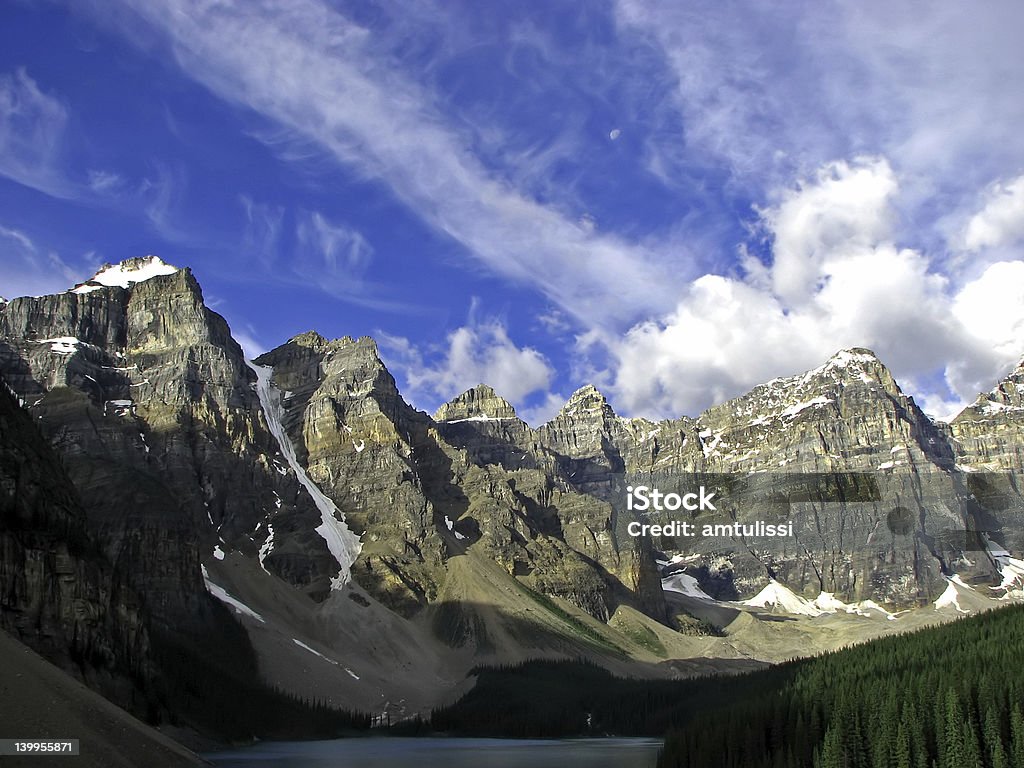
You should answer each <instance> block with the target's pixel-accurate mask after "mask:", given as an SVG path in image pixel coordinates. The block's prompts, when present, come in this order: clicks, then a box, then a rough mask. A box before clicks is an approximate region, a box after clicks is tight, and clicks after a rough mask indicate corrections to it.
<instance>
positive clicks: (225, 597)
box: [201, 565, 267, 624]
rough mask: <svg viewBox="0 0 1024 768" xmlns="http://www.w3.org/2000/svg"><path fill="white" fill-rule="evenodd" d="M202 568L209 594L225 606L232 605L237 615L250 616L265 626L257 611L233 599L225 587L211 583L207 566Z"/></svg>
mask: <svg viewBox="0 0 1024 768" xmlns="http://www.w3.org/2000/svg"><path fill="white" fill-rule="evenodd" d="M201 568H202V569H203V584H204V585H206V591H207V592H209V593H210V594H211V595H213V596H214V597H216V598H217V599H218V600H220V601H221V602H222V603H224V604H225V605H230V606H231V607H232V608H234V609H235V613H240V614H242V615H243V616H248V617H249V618H251V619H256V621H259V622H262V623H264V624H266V623H267V622H266V620H265V619H264V618H263V617H262V616H260V615H259V614H258V613H256V611H254V610H253V609H252V608H250V607H249V606H248V605H246V604H245V603H243V602H242V601H241V600H239V599H238V598H237V597H232V596H231V595H230V594H228V591H227V590H226V589H224V587H221V586H219V585H217V584H214V583H213V582H212V581H210V574H209V573H208V572H207V570H206V566H205V565H204V566H201Z"/></svg>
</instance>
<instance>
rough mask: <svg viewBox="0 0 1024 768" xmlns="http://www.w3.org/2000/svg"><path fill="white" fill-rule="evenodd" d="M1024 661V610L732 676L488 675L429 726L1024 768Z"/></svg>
mask: <svg viewBox="0 0 1024 768" xmlns="http://www.w3.org/2000/svg"><path fill="white" fill-rule="evenodd" d="M1022 657H1024V606H1011V607H1007V608H1005V609H1001V610H997V611H992V612H989V613H985V614H982V615H980V616H973V617H970V618H965V619H962V620H960V621H958V622H955V623H952V624H946V625H944V626H940V627H933V628H930V629H925V630H921V631H918V632H915V633H911V634H906V635H898V636H893V637H888V638H884V639H880V640H875V641H872V642H870V643H866V644H864V645H861V646H856V647H853V648H848V649H844V650H841V651H836V652H834V653H830V654H827V655H823V656H819V657H816V658H811V659H801V660H797V661H792V662H789V663H786V664H781V665H778V666H775V667H771V668H769V669H765V670H762V671H758V672H752V673H748V674H743V675H734V676H730V677H714V678H698V679H691V680H681V681H664V680H662V681H643V680H621V679H618V678H615V677H613V676H612V675H611V674H610V673H609V672H607V671H605V670H603V669H601V668H599V667H596V666H593V665H591V664H587V663H580V662H551V661H539V662H528V663H526V664H522V665H518V666H515V667H503V668H485V669H479V670H477V671H476V674H477V675H478V681H477V685H476V686H475V687H474V688H473V690H471V691H470V692H469V693H467V694H466V695H465V696H464V697H462V698H461V699H460V700H459V701H457V702H455V703H454V704H452V705H451V706H448V707H445V708H443V709H439V710H436V711H435V712H434V713H433V715H432V717H431V721H430V725H429V728H427V729H426V730H432V731H435V732H436V731H443V732H448V733H453V734H458V735H476V736H483V735H487V736H505V737H530V736H533V737H537V736H542V737H565V736H603V735H623V736H624V735H634V736H641V735H661V734H665V733H666V731H667V737H666V742H665V748H664V750H663V752H662V755H661V759H660V761H659V768H705V767H706V768H712V767H713V768H747V767H748V766H750V767H754V768H805V767H807V766H815V767H816V768H1024V664H1022V663H1021V661H1022ZM407 725H411V724H407ZM416 725H417V726H418V727H417V728H415V729H414V730H416V731H419V730H420V729H421V728H423V726H424V725H425V724H422V723H418V724H416Z"/></svg>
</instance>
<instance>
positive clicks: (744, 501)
mask: <svg viewBox="0 0 1024 768" xmlns="http://www.w3.org/2000/svg"><path fill="white" fill-rule="evenodd" d="M695 426H696V430H697V434H696V441H693V440H692V437H691V438H690V442H689V443H688V445H690V446H692V447H693V448H697V447H699V454H697V453H696V452H695V451H693V450H692V449H691V451H690V453H689V454H675V455H673V453H672V452H666V451H663V450H662V451H659V458H658V459H656V460H655V462H654V465H653V467H654V468H655V469H656V470H660V471H661V473H662V474H664V471H665V468H666V467H669V468H671V469H670V470H669V471H670V472H671V471H682V472H687V471H690V472H698V473H702V474H703V473H707V474H711V475H715V474H719V475H722V476H724V477H725V478H727V479H728V483H727V485H728V487H727V488H726V490H725V491H724V492H722V493H720V494H719V496H720V499H721V503H720V504H719V510H718V513H717V514H711V515H707V514H704V515H698V516H697V518H695V522H698V523H704V522H709V523H716V522H720V523H728V522H730V521H733V520H735V521H739V522H748V523H752V522H754V521H755V520H763V521H765V522H768V523H777V522H787V521H789V520H792V522H793V525H794V535H793V536H792V537H785V538H777V539H776V538H760V537H755V538H738V537H736V538H733V540H731V541H730V540H728V539H726V540H723V539H722V537H713V538H709V539H705V538H702V537H698V538H697V539H696V540H693V541H687V542H676V544H682V545H683V546H681V548H689V549H690V550H691V551H694V552H699V553H701V554H703V555H704V556H705V558H704V566H705V567H706V568H707V569H708V570H709V572H712V574H713V575H714V574H717V573H718V572H720V570H721V568H722V565H723V563H725V564H726V565H727V566H728V568H729V569H730V570H731V573H730V574H729V575H730V577H731V579H730V581H731V582H732V589H734V590H735V592H736V594H738V595H740V596H744V597H745V596H748V595H749V594H750V592H751V591H753V590H755V589H758V588H759V587H760V586H762V585H763V584H764V579H765V576H771V577H773V578H777V579H779V580H781V581H783V582H784V583H786V584H787V585H788V586H789V587H790V588H791V589H793V590H794V591H796V592H798V593H802V594H804V595H806V596H809V597H814V596H816V595H817V594H818V593H819V592H821V591H825V592H833V593H837V594H839V595H842V596H844V599H850V600H861V599H867V598H872V599H876V600H882V601H885V602H887V603H890V604H895V605H907V604H913V603H916V602H922V601H924V600H926V599H928V598H929V597H930V596H932V595H934V594H935V593H936V591H941V588H942V587H943V586H944V581H943V580H942V578H941V573H942V570H943V569H948V568H949V567H950V566H951V564H952V562H953V561H954V560H956V559H957V558H959V557H960V554H961V553H960V551H958V550H957V549H956V547H955V546H953V545H952V544H951V543H949V542H946V543H944V542H943V541H942V540H940V539H941V538H942V537H941V536H940V534H942V533H943V532H947V531H955V530H959V531H962V530H964V529H965V528H967V527H973V525H972V521H971V520H969V519H967V518H966V517H965V510H964V508H963V503H962V501H963V500H962V498H961V493H960V488H959V486H958V481H957V479H956V478H955V477H954V476H953V475H951V474H950V472H951V471H952V470H953V465H954V456H953V452H952V448H951V446H950V445H949V443H948V442H947V440H946V439H945V437H944V435H943V433H942V432H941V431H940V430H939V429H938V428H937V427H936V426H935V425H934V424H932V422H931V421H930V420H929V419H928V418H927V417H926V416H925V415H924V414H923V413H922V412H921V411H920V409H919V408H918V407H917V406H916V404H915V403H914V402H913V400H912V399H911V398H908V397H907V396H906V395H904V393H903V392H902V391H901V390H900V388H899V386H898V385H897V383H896V382H895V381H894V380H893V378H892V376H891V374H890V373H889V371H888V370H887V369H886V368H885V366H884V365H883V364H882V363H881V362H880V361H879V360H878V359H877V358H876V357H875V355H874V354H873V353H871V352H870V351H868V350H864V349H852V350H845V351H842V352H840V353H838V354H836V355H835V356H833V357H832V358H831V359H830V360H829V361H827V362H826V363H825V364H824V365H823V366H821V367H819V368H817V369H815V370H812V371H809V372H807V373H805V374H803V375H800V376H793V377H789V378H784V379H776V380H774V381H771V382H768V383H767V384H763V385H761V386H759V387H756V388H755V389H753V390H752V391H751V392H750V393H748V394H746V395H743V396H742V397H739V398H736V399H735V400H731V401H728V402H726V403H722V404H721V405H718V406H715V407H713V408H711V409H709V410H708V411H706V412H705V413H703V414H701V416H700V417H699V418H698V419H697V421H696V425H695ZM807 479H812V482H811V484H810V486H808V485H807V483H805V482H804V480H807ZM780 502H781V503H780ZM893 516H895V517H896V518H899V520H900V521H901V522H900V523H899V524H897V525H893V524H891V523H892V518H893ZM960 538H961V539H962V538H963V537H962V536H961V537H960ZM983 570H984V569H983ZM985 573H987V572H985ZM704 575H705V576H706V575H708V574H707V573H705V574H704ZM989 575H990V574H989ZM706 583H707V584H708V586H709V588H711V587H712V586H713V585H716V584H718V585H719V588H720V585H721V582H720V581H717V582H716V580H715V579H708V580H707V581H706Z"/></svg>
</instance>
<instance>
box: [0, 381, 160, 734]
mask: <svg viewBox="0 0 1024 768" xmlns="http://www.w3.org/2000/svg"><path fill="white" fill-rule="evenodd" d="M0 383H2V386H0V628H2V629H4V630H6V631H8V632H10V633H11V634H12V635H14V636H15V637H17V638H19V639H20V640H22V641H23V642H25V643H27V644H28V645H30V646H31V647H33V648H35V649H37V650H38V651H39V652H40V653H43V654H45V655H46V656H47V658H49V659H50V660H51V661H54V662H55V663H57V664H58V665H59V666H60V667H61V668H63V669H64V670H65V671H68V672H70V673H72V674H73V675H75V676H76V677H78V678H79V679H82V680H85V681H86V682H87V683H88V684H89V685H90V686H91V687H93V688H96V689H98V690H100V691H101V692H103V693H104V695H106V696H107V697H108V698H110V699H112V700H114V701H116V702H117V703H119V704H120V705H121V706H123V707H125V708H127V709H129V710H131V711H133V712H135V713H136V714H139V715H145V714H147V709H148V705H149V702H148V701H147V697H146V695H145V693H144V692H143V690H142V689H143V688H144V687H145V685H146V683H147V682H148V681H149V680H150V679H151V677H152V674H153V669H152V667H151V664H150V662H149V652H150V645H149V635H148V631H147V626H146V617H145V615H144V612H143V610H142V606H141V601H140V599H139V596H138V595H137V594H135V592H134V591H133V590H132V589H131V588H130V586H128V579H127V574H126V573H125V571H124V568H123V567H119V568H115V567H114V566H113V565H112V564H111V563H110V562H109V561H108V560H107V559H106V558H105V557H104V556H103V554H102V552H101V551H100V547H99V546H98V545H97V544H96V542H95V541H94V539H93V538H92V536H91V535H90V534H89V532H88V528H87V521H86V518H85V513H84V512H83V510H82V507H81V503H80V501H79V499H78V494H77V492H76V491H75V488H74V486H73V485H72V483H71V481H70V479H69V478H68V477H67V475H66V474H65V472H64V469H63V467H62V466H61V464H60V461H59V460H58V459H57V457H56V456H55V455H54V453H53V451H52V449H51V448H50V446H49V445H48V444H47V442H46V440H45V439H44V438H43V436H42V435H41V434H40V433H39V430H38V429H37V428H36V426H35V425H34V424H33V423H32V419H31V417H30V416H29V415H28V413H26V412H25V411H24V410H23V409H22V408H21V407H19V404H18V402H17V401H16V399H15V397H14V396H13V395H12V394H11V392H10V391H9V390H8V387H7V383H6V382H5V381H3V380H2V379H0Z"/></svg>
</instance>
